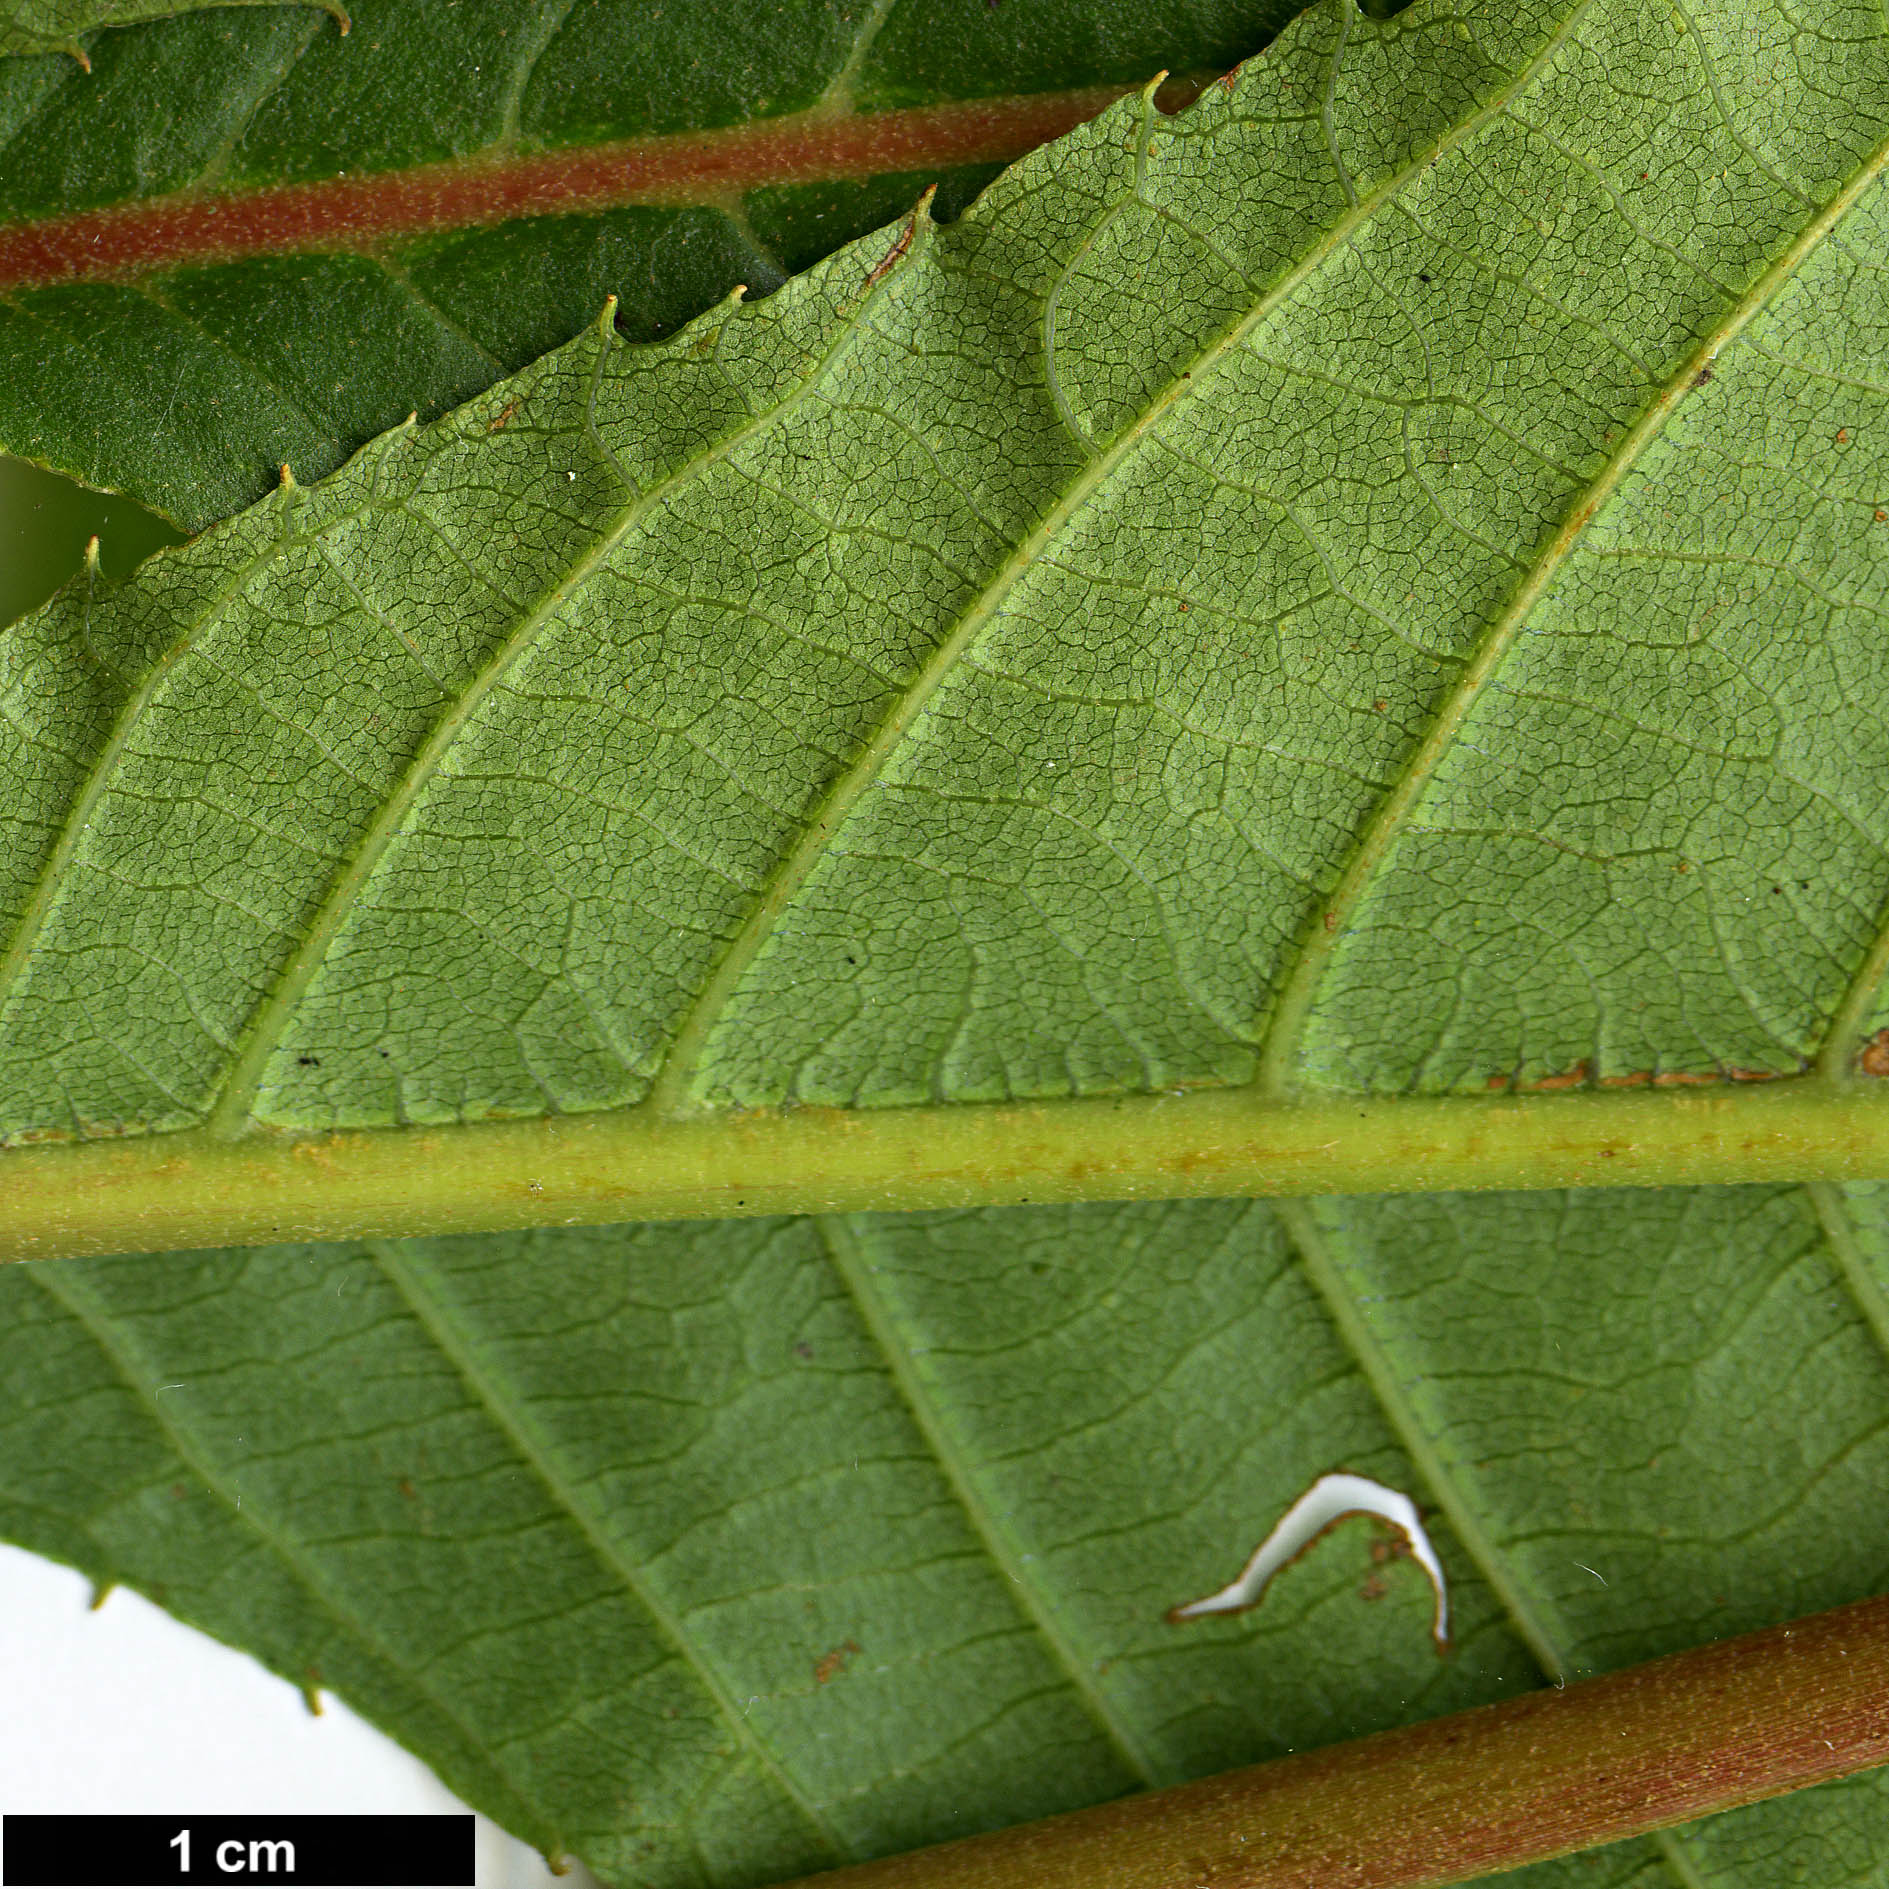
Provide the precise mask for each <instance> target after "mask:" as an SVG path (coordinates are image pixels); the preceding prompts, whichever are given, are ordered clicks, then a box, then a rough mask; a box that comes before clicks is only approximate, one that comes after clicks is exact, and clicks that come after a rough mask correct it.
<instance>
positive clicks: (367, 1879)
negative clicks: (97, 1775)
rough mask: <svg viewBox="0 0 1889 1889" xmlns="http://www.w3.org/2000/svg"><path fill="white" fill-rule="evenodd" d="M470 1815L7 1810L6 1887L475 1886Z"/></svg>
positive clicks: (2, 1870)
mask: <svg viewBox="0 0 1889 1889" xmlns="http://www.w3.org/2000/svg"><path fill="white" fill-rule="evenodd" d="M472 1832H473V1820H472V1817H471V1815H470V1814H469V1813H468V1814H454V1815H449V1816H442V1817H7V1818H5V1819H4V1820H0V1837H4V1842H5V1858H4V1862H3V1863H0V1881H4V1882H5V1883H6V1884H7V1885H8V1886H9V1889H15V1886H16V1885H17V1889H27V1886H28V1885H39V1886H42V1889H161V1886H162V1885H168V1884H171V1883H212V1882H214V1883H277V1884H281V1885H284V1889H288V1886H290V1885H293V1886H294V1889H379V1886H382V1885H384V1889H435V1885H438V1886H439V1889H471V1885H472V1881H473V1834H472Z"/></svg>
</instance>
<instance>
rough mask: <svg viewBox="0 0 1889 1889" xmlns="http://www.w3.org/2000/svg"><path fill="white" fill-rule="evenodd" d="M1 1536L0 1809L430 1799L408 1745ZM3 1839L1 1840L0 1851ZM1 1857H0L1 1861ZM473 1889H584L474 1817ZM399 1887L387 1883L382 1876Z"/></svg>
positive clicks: (403, 1807)
mask: <svg viewBox="0 0 1889 1889" xmlns="http://www.w3.org/2000/svg"><path fill="white" fill-rule="evenodd" d="M91 1598H92V1590H91V1586H90V1583H88V1582H87V1581H86V1580H84V1579H83V1578H82V1577H81V1576H79V1575H77V1574H75V1573H73V1572H72V1570H71V1569H70V1568H62V1567H56V1566H54V1565H53V1564H52V1563H51V1562H49V1561H42V1560H40V1559H39V1558H38V1557H37V1556H34V1555H29V1554H25V1553H23V1552H21V1550H19V1549H17V1548H9V1547H6V1546H5V1545H0V1813H4V1812H7V1811H32V1812H40V1813H59V1814H65V1815H80V1816H83V1815H91V1814H99V1813H105V1814H109V1813H112V1812H119V1813H139V1814H144V1815H150V1816H173V1815H177V1814H180V1813H181V1814H184V1815H189V1816H212V1815H247V1814H258V1813H260V1814H268V1813H270V1812H276V1813H295V1814H298V1815H307V1814H321V1813H333V1812H341V1813H357V1814H358V1813H383V1814H384V1813H387V1812H408V1813H438V1812H440V1811H455V1810H457V1811H463V1810H464V1808H465V1806H464V1805H463V1804H461V1803H460V1802H459V1801H458V1799H456V1798H455V1797H454V1796H453V1795H452V1793H451V1792H449V1791H448V1790H447V1789H446V1787H445V1786H444V1785H443V1784H441V1783H440V1782H439V1781H438V1779H437V1778H435V1777H434V1776H433V1774H432V1773H431V1772H430V1771H428V1770H427V1769H426V1767H425V1766H424V1765H423V1764H421V1763H420V1762H419V1760H418V1759H417V1758H413V1757H410V1756H409V1755H408V1754H407V1753H406V1752H404V1751H402V1750H401V1749H400V1747H399V1746H398V1745H396V1744H393V1743H392V1742H391V1741H389V1740H388V1739H386V1738H384V1737H383V1736H382V1735H381V1734H380V1733H379V1732H377V1731H375V1730H374V1728H373V1727H372V1726H371V1725H367V1724H365V1723H363V1721H362V1720H360V1719H358V1718H356V1717H355V1716H354V1714H353V1713H352V1712H350V1711H348V1709H347V1708H346V1707H345V1706H343V1705H341V1704H340V1703H339V1702H338V1701H336V1700H334V1699H332V1698H329V1697H326V1696H325V1695H324V1697H323V1699H322V1712H321V1716H320V1717H319V1718H317V1717H315V1716H314V1715H313V1714H312V1713H310V1711H309V1710H308V1707H307V1705H306V1704H305V1703H304V1702H303V1699H302V1695H301V1694H300V1693H299V1692H297V1691H296V1690H295V1688H294V1687H293V1686H291V1685H289V1684H288V1683H287V1682H286V1681H285V1680H281V1679H278V1678H276V1677H275V1675H274V1674H272V1673H269V1672H265V1671H264V1670H263V1668H262V1667H260V1666H258V1665H257V1664H256V1662H255V1661H254V1660H252V1659H250V1658H249V1657H248V1656H247V1655H246V1654H243V1653H237V1652H234V1651H232V1650H231V1649H230V1648H229V1647H226V1646H221V1645H219V1644H218V1643H217V1642H216V1641H214V1640H211V1639H208V1638H206V1637H205V1636H204V1635H203V1634H200V1633H197V1632H195V1631H193V1630H192V1629H191V1628H189V1627H185V1626H180V1625H179V1624H178V1623H177V1622H176V1621H174V1620H173V1619H171V1618H170V1616H169V1615H168V1614H165V1613H163V1612H161V1611H160V1610H159V1609H158V1608H156V1607H154V1606H152V1605H151V1604H150V1602H148V1601H146V1600H145V1599H143V1598H142V1597H141V1596H139V1595H137V1594H134V1593H131V1592H129V1591H128V1590H127V1589H125V1588H115V1589H114V1590H113V1591H112V1593H111V1595H110V1597H109V1598H108V1599H107V1600H106V1602H105V1604H104V1606H102V1607H101V1608H100V1609H99V1610H98V1611H97V1612H96V1613H94V1612H92V1611H90V1604H91ZM3 1856H4V1852H3V1851H0V1858H3ZM3 1868H4V1862H3V1861H0V1869H3ZM478 1880H479V1889H550V1886H551V1885H553V1884H555V1885H556V1886H557V1889H589V1885H590V1878H589V1877H588V1876H586V1875H585V1874H584V1873H583V1872H582V1871H581V1870H577V1869H573V1870H572V1871H571V1872H570V1873H569V1874H568V1875H565V1876H562V1877H556V1876H553V1875H552V1874H551V1873H550V1871H549V1870H548V1869H547V1868H546V1866H545V1863H544V1860H543V1858H541V1857H540V1856H538V1855H537V1853H536V1852H535V1851H533V1850H530V1849H528V1848H527V1847H526V1846H525V1845H524V1844H522V1843H519V1842H517V1841H516V1840H515V1839H513V1838H511V1837H509V1836H507V1835H506V1834H505V1833H504V1832H503V1831H502V1830H500V1829H498V1828H497V1827H496V1826H495V1825H493V1824H490V1823H487V1822H486V1821H485V1820H484V1819H483V1818H481V1819H480V1822H479V1843H478ZM389 1889H398V1885H389Z"/></svg>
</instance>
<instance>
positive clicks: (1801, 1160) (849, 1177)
mask: <svg viewBox="0 0 1889 1889" xmlns="http://www.w3.org/2000/svg"><path fill="white" fill-rule="evenodd" d="M1884 1177H1889V1085H1884V1084H1881V1083H1875V1082H1860V1083H1833V1082H1829V1081H1826V1080H1825V1079H1823V1078H1821V1077H1815V1076H1803V1077H1793V1078H1790V1079H1788V1080H1785V1081H1779V1082H1766V1083H1743V1082H1726V1083H1715V1084H1710V1085H1707V1086H1703V1087H1697V1088H1674V1089H1630V1090H1628V1089H1613V1090H1607V1089H1598V1090H1570V1091H1565V1092H1560V1093H1551V1094H1539V1093H1538V1094H1532V1095H1491V1096H1486V1097H1482V1096H1476V1097H1470V1096H1442V1097H1437V1096H1427V1097H1425V1096H1404V1097H1395V1098H1388V1099H1382V1098H1377V1099H1374V1098H1364V1097H1351V1098H1345V1097H1331V1096H1328V1097H1323V1098H1307V1099H1304V1100H1297V1101H1276V1100H1270V1099H1267V1098H1266V1097H1263V1096H1260V1095H1257V1094H1255V1093H1254V1092H1253V1091H1252V1090H1250V1089H1219V1090H1196V1091H1193V1092H1191V1093H1188V1094H1184V1095H1174V1094H1162V1095H1134V1096H1112V1097H1100V1096H1098V1097H1089V1098H1084V1099H1080V1100H1076V1101H1058V1102H1041V1103H964V1104H952V1105H945V1106H936V1107H927V1108H909V1109H815V1108H799V1109H786V1110H778V1111H776V1110H752V1111H750V1110H734V1109H731V1110H727V1111H724V1112H721V1113H718V1114H712V1115H702V1116H689V1117H677V1116H668V1115H664V1114H662V1113H661V1112H659V1111H658V1110H656V1109H653V1108H650V1107H647V1106H645V1107H642V1108H632V1109H622V1110H606V1111H599V1112H598V1113H596V1114H591V1115H564V1116H550V1117H546V1118H543V1119H538V1120H530V1121H509V1122H470V1123H459V1124H447V1125H444V1126H440V1127H435V1128H428V1127H406V1128H370V1129H361V1130H355V1131H343V1132H337V1133H331V1134H289V1133H278V1132H272V1131H269V1130H266V1129H257V1130H253V1131H252V1132H251V1133H249V1134H247V1135H245V1136H242V1137H240V1138H238V1139H235V1140H222V1139H219V1138H217V1137H215V1136H213V1135H210V1134H208V1133H206V1132H205V1131H203V1130H198V1129H192V1130H187V1131H185V1132H183V1133H179V1134H169V1135H148V1136H135V1137H134V1136H126V1137H123V1138H122V1139H113V1140H104V1139H101V1140H96V1141H86V1142H66V1143H41V1144H38V1145H32V1146H26V1147H18V1148H13V1149H9V1150H7V1151H5V1152H0V1259H51V1258H57V1257H61V1256H65V1255H81V1254H94V1253H118V1252H128V1251H145V1252H149V1251H165V1250H173V1249H176V1248H180V1247H191V1246H208V1245H215V1246H232V1245H234V1246H254V1245H262V1244H267V1243H270V1242H274V1241H284V1240H339V1239H349V1238H355V1237H359V1236H363V1235H375V1236H380V1237H402V1236H407V1235H418V1234H436V1233H472V1232H488V1231H495V1230H499V1229H503V1228H508V1227H541V1226H569V1225H579V1224H590V1225H596V1224H600V1223H607V1222H611V1221H619V1220H676V1219H695V1218H719V1217H722V1216H725V1215H734V1214H769V1213H827V1212H857V1211H871V1210H874V1209H909V1208H917V1207H963V1206H1015V1205H1020V1204H1025V1203H1043V1202H1060V1201H1076V1200H1142V1199H1177V1198H1182V1197H1185V1196H1208V1197H1216V1196H1219V1197H1224V1196H1229V1195H1264V1194H1273V1195H1289V1194H1344V1193H1365V1194H1368V1193H1398V1192H1415V1191H1426V1192H1427V1191H1431V1190H1436V1189H1457V1188H1494V1187H1505V1188H1533V1187H1591V1186H1615V1187H1618V1186H1629V1187H1632V1186H1637V1187H1667V1186H1682V1185H1699V1184H1707V1183H1713V1182H1731V1181H1780V1180H1794V1181H1804V1180H1866V1179H1878V1178H1884Z"/></svg>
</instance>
